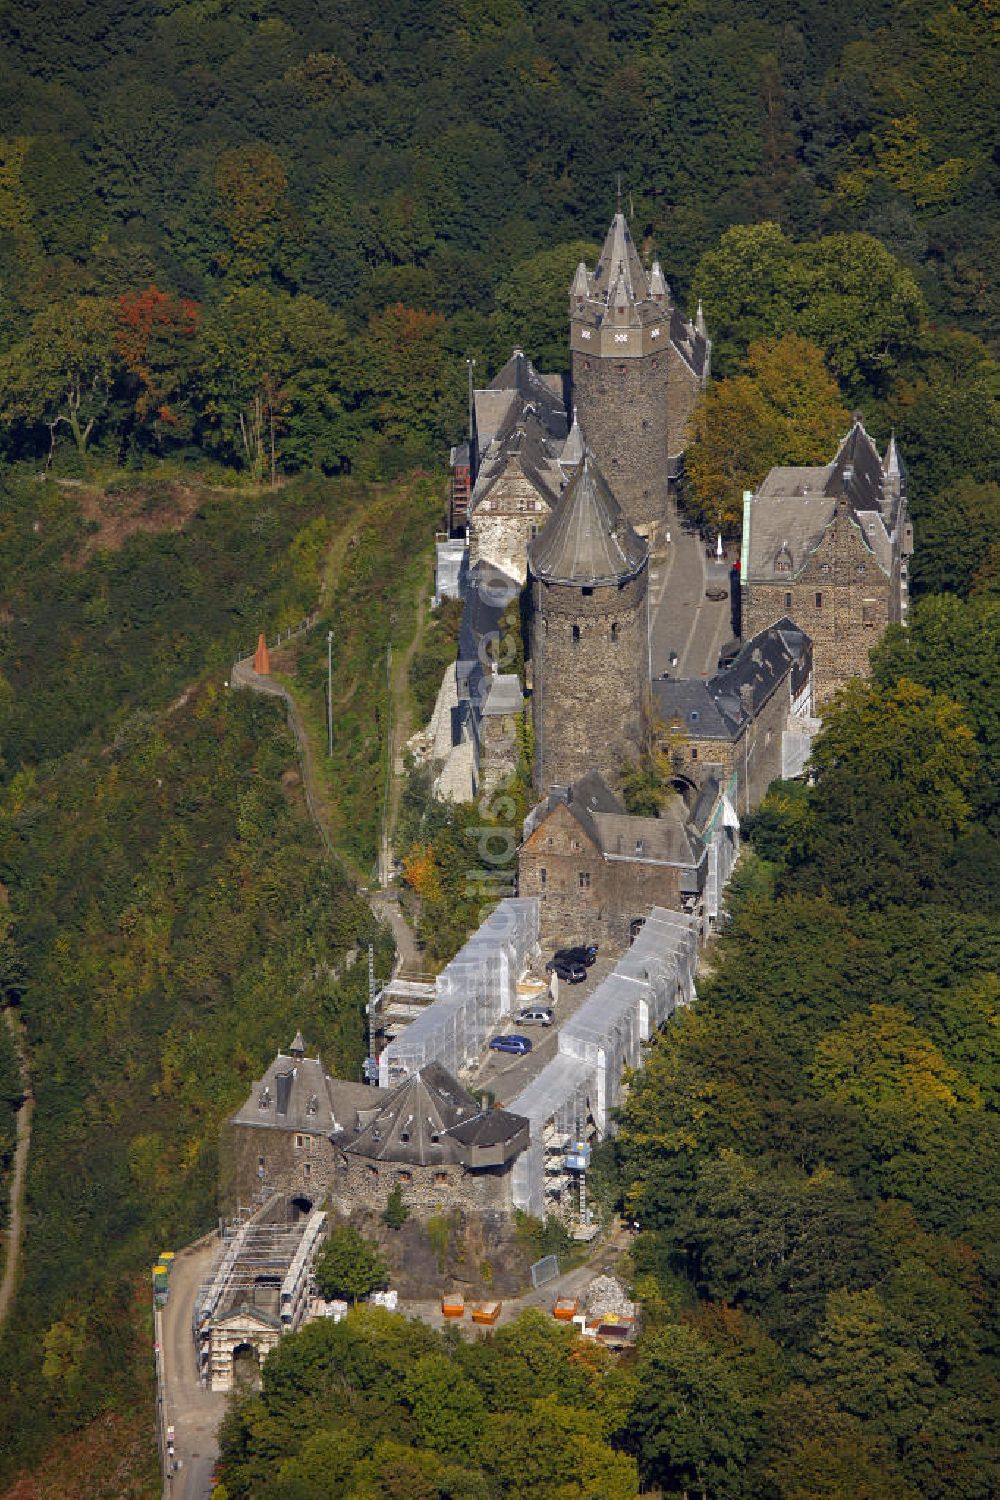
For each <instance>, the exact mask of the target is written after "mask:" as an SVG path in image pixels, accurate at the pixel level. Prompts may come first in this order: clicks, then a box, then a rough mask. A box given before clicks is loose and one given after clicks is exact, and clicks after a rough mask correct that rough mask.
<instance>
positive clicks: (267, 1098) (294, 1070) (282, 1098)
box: [231, 1032, 341, 1133]
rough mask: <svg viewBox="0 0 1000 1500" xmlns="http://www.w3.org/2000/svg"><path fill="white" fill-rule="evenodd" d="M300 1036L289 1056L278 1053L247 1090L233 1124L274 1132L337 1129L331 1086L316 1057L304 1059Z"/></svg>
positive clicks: (297, 1037)
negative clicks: (262, 1128)
mask: <svg viewBox="0 0 1000 1500" xmlns="http://www.w3.org/2000/svg"><path fill="white" fill-rule="evenodd" d="M304 1051H305V1042H304V1041H303V1040H302V1033H301V1032H299V1033H297V1034H296V1037H295V1041H294V1042H293V1043H292V1048H291V1050H290V1051H289V1052H288V1053H285V1052H279V1053H278V1055H277V1057H276V1058H275V1059H274V1061H273V1062H272V1063H271V1066H270V1067H269V1068H268V1070H267V1072H266V1073H265V1074H264V1076H263V1078H261V1079H260V1080H259V1081H258V1082H255V1083H254V1085H253V1087H252V1088H251V1090H250V1097H249V1098H248V1099H247V1101H246V1103H245V1104H244V1105H243V1107H242V1108H241V1109H239V1110H237V1112H236V1114H235V1115H233V1116H232V1117H231V1121H232V1123H233V1124H236V1125H259V1126H262V1127H270V1128H271V1129H277V1130H302V1131H312V1132H314V1133H315V1132H319V1131H322V1132H326V1133H328V1132H329V1131H331V1130H335V1129H338V1128H339V1126H340V1123H341V1122H339V1121H338V1120H337V1119H336V1116H335V1112H334V1106H333V1094H332V1091H331V1084H332V1082H333V1080H332V1079H331V1078H330V1075H329V1074H328V1073H327V1072H326V1069H325V1068H324V1067H323V1064H322V1062H321V1061H320V1059H319V1058H318V1057H304V1056H303V1055H302V1053H304Z"/></svg>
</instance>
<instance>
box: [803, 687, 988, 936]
mask: <svg viewBox="0 0 1000 1500" xmlns="http://www.w3.org/2000/svg"><path fill="white" fill-rule="evenodd" d="M977 762H978V756H977V754H976V745H975V739H974V736H973V734H972V731H971V729H970V728H969V727H968V725H967V723H966V722H965V720H964V718H963V716H962V710H961V708H960V707H959V706H958V704H956V703H954V702H952V701H951V699H949V698H946V697H944V696H943V695H941V694H935V693H932V692H931V691H929V690H928V689H927V688H925V687H923V686H922V685H921V684H918V683H915V682H912V681H910V680H909V679H908V678H900V679H899V680H898V681H897V682H896V684H895V686H893V687H892V688H890V689H888V690H885V691H880V690H879V689H878V688H874V687H872V686H870V685H869V684H867V683H863V682H860V681H856V682H852V683H850V684H849V685H848V686H847V687H846V688H845V689H843V690H842V692H841V693H840V694H839V696H838V699H837V701H836V703H835V704H834V705H833V706H832V707H831V708H830V710H829V711H828V713H827V714H826V716H825V719H824V725H823V732H822V733H821V734H820V735H819V736H818V737H817V739H816V741H815V742H814V745H813V752H812V767H813V774H814V777H815V787H814V790H813V792H812V794H811V796H810V799H809V802H808V805H807V806H806V808H805V811H804V812H803V813H802V815H801V817H800V820H799V825H798V828H797V829H796V830H795V831H794V833H793V834H792V853H791V858H792V867H793V870H794V872H795V875H796V878H797V879H798V880H799V882H801V883H807V884H809V885H812V886H814V887H819V888H822V887H826V888H827V889H829V890H831V891H833V892H835V893H837V894H838V895H840V896H842V897H846V898H847V899H849V900H852V901H861V902H865V901H867V902H869V903H870V904H872V905H874V906H881V905H885V904H886V903H893V902H910V903H912V902H915V901H919V900H921V899H926V897H927V896H928V894H929V893H930V892H932V891H934V890H935V889H938V888H940V886H941V885H942V883H945V882H946V881H947V862H948V860H949V858H950V857H951V855H952V854H953V852H954V849H955V846H956V841H957V839H958V838H959V836H960V835H961V834H962V833H963V832H964V830H965V829H966V827H967V826H968V823H969V819H970V816H971V804H970V801H969V793H970V791H971V789H972V787H973V785H974V783H975V778H976V772H977V768H978V767H977Z"/></svg>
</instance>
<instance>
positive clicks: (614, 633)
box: [611, 620, 618, 641]
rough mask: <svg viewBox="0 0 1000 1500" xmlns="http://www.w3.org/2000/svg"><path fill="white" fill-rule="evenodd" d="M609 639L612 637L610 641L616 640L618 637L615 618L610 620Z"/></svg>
mask: <svg viewBox="0 0 1000 1500" xmlns="http://www.w3.org/2000/svg"><path fill="white" fill-rule="evenodd" d="M611 639H612V641H616V640H617V639H618V621H617V620H612V621H611Z"/></svg>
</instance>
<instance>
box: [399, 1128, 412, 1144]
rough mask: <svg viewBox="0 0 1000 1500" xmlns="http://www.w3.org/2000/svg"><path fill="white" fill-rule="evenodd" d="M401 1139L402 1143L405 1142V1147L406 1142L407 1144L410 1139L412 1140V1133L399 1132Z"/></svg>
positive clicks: (406, 1131)
mask: <svg viewBox="0 0 1000 1500" xmlns="http://www.w3.org/2000/svg"><path fill="white" fill-rule="evenodd" d="M399 1139H400V1140H401V1141H402V1142H403V1143H404V1145H405V1143H406V1142H407V1141H408V1140H409V1139H410V1132H409V1131H408V1130H401V1131H400V1132H399Z"/></svg>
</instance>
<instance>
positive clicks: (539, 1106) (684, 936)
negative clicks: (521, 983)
mask: <svg viewBox="0 0 1000 1500" xmlns="http://www.w3.org/2000/svg"><path fill="white" fill-rule="evenodd" d="M697 958H698V924H697V921H696V919H695V918H694V917H688V916H684V915H682V914H681V913H679V912H672V911H666V910H664V909H663V908H662V907H653V909H652V911H651V912H650V914H649V916H648V917H647V918H646V922H645V925H644V926H643V928H642V930H641V931H640V933H639V935H638V937H637V938H636V940H635V942H634V943H633V944H632V947H631V948H630V949H629V950H628V952H627V953H625V954H624V956H623V957H622V958H621V959H620V960H619V961H618V964H617V966H616V967H615V969H614V970H613V972H612V973H611V974H609V975H608V976H607V978H606V979H604V980H602V981H601V983H600V984H599V985H598V986H597V989H596V990H595V991H594V993H593V994H592V995H591V996H590V998H589V999H588V1000H585V1001H584V1003H583V1004H582V1005H581V1006H580V1009H579V1010H578V1011H577V1012H576V1014H575V1015H573V1016H571V1017H570V1018H569V1020H568V1021H567V1022H566V1023H565V1025H564V1026H563V1027H562V1028H561V1029H560V1032H559V1051H558V1053H557V1055H556V1057H555V1058H553V1060H552V1061H551V1062H550V1063H549V1064H548V1065H547V1066H546V1067H545V1068H543V1069H542V1071H541V1073H539V1075H538V1077H537V1078H535V1079H534V1080H533V1081H532V1082H531V1083H530V1084H528V1086H527V1088H526V1089H524V1091H523V1092H522V1093H521V1094H519V1095H518V1097H517V1098H516V1099H514V1100H512V1101H511V1103H510V1105H509V1108H510V1109H511V1111H512V1112H513V1113H514V1114H519V1115H525V1116H527V1118H528V1120H529V1122H530V1125H531V1145H530V1146H529V1148H528V1150H527V1151H525V1152H523V1153H522V1154H521V1156H520V1157H519V1158H518V1159H517V1161H516V1162H515V1164H514V1171H513V1177H512V1191H513V1200H514V1205H515V1207H517V1208H523V1209H524V1210H525V1211H526V1212H527V1213H532V1214H536V1215H540V1214H542V1213H543V1212H544V1206H545V1135H546V1131H549V1132H550V1133H553V1134H554V1135H556V1136H560V1135H568V1134H570V1133H572V1134H576V1133H577V1132H578V1131H580V1130H581V1128H582V1129H583V1130H584V1131H586V1129H587V1127H588V1122H592V1126H593V1128H594V1130H595V1131H596V1133H597V1135H598V1136H599V1137H600V1136H604V1135H605V1134H607V1132H608V1130H609V1128H610V1125H611V1112H612V1110H613V1109H614V1108H615V1106H616V1105H617V1104H618V1103H619V1102H620V1099H621V1087H622V1072H623V1070H624V1069H625V1068H637V1067H640V1066H641V1064H642V1043H643V1042H645V1041H648V1040H649V1038H650V1037H651V1036H652V1035H653V1033H654V1032H655V1031H656V1030H657V1029H658V1028H659V1027H660V1026H663V1025H664V1024H665V1023H666V1022H667V1021H668V1020H669V1019H670V1017H671V1016H672V1015H673V1013H674V1011H675V1010H676V1008H677V1006H678V1005H684V1004H687V1003H688V1002H689V1001H690V1000H692V999H693V998H694V976H695V967H696V964H697Z"/></svg>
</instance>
